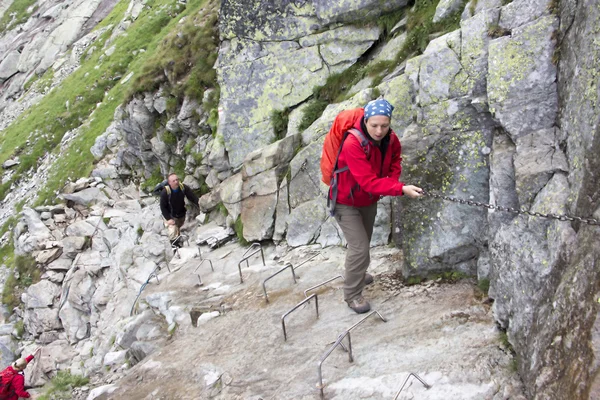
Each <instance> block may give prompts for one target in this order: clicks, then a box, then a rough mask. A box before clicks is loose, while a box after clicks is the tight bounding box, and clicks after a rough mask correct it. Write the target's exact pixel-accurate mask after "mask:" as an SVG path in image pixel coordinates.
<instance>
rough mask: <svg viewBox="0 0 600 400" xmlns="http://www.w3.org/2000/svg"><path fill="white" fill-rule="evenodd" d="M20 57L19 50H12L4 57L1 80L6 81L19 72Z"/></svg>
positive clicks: (0, 65) (1, 63)
mask: <svg viewBox="0 0 600 400" xmlns="http://www.w3.org/2000/svg"><path fill="white" fill-rule="evenodd" d="M20 57H21V54H20V53H19V52H18V51H11V52H10V53H8V54H7V55H6V56H5V57H4V59H3V60H2V62H0V82H4V81H5V80H7V79H8V78H10V77H12V76H13V75H14V74H16V73H17V72H19V69H18V68H17V65H18V64H19V58H20Z"/></svg>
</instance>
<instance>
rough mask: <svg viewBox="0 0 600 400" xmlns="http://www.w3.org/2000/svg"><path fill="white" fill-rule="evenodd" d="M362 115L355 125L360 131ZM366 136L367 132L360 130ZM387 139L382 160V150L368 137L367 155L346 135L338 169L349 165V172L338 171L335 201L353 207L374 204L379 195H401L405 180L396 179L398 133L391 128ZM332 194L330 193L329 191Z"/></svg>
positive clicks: (398, 156) (398, 158)
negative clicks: (386, 146)
mask: <svg viewBox="0 0 600 400" xmlns="http://www.w3.org/2000/svg"><path fill="white" fill-rule="evenodd" d="M361 121H362V118H359V119H358V120H357V121H356V122H355V124H354V128H355V129H358V130H359V131H361V132H363V129H362V127H361ZM363 134H364V135H365V138H367V139H368V138H369V134H368V133H367V132H363ZM389 136H390V141H389V144H388V148H387V151H386V152H385V159H384V160H383V163H382V160H381V156H382V154H381V150H380V148H379V147H378V146H375V145H374V143H373V142H372V141H371V140H369V143H368V145H367V148H368V150H367V153H368V158H367V154H366V153H365V150H364V149H363V147H362V145H361V143H360V141H359V140H358V139H357V138H356V137H355V136H354V135H352V134H349V135H348V137H347V138H346V140H345V141H344V143H343V147H342V151H341V153H340V157H339V159H338V165H337V168H338V169H341V168H344V167H346V166H348V169H349V171H344V172H341V173H339V174H338V195H337V201H336V203H339V204H345V205H348V206H354V207H364V206H369V205H371V204H373V203H376V202H377V201H378V200H379V198H380V197H381V196H401V195H402V187H403V186H404V183H402V182H399V181H398V179H400V174H401V172H402V166H401V165H400V162H401V161H402V158H401V157H400V153H401V151H402V147H401V146H400V140H399V139H398V136H396V134H395V133H394V132H393V131H391V130H390V133H389ZM330 196H331V194H330Z"/></svg>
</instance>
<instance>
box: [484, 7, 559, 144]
mask: <svg viewBox="0 0 600 400" xmlns="http://www.w3.org/2000/svg"><path fill="white" fill-rule="evenodd" d="M557 29H558V20H557V18H556V17H554V16H548V17H542V18H540V19H538V20H536V21H534V22H532V23H530V24H529V25H525V26H522V27H520V28H517V29H515V30H514V31H513V32H512V35H511V36H510V37H507V36H505V37H501V38H499V39H495V40H492V41H491V42H490V46H489V54H490V56H489V75H488V98H489V102H490V111H491V112H492V113H493V114H494V116H495V117H496V118H497V119H498V120H499V121H500V122H501V123H502V125H503V126H504V128H505V129H506V131H507V132H508V133H509V135H510V136H511V138H512V139H513V140H516V139H517V138H519V137H521V136H523V135H526V134H528V133H531V132H535V131H538V130H541V129H549V128H552V127H553V126H554V124H555V116H556V114H557V112H558V93H557V89H556V79H555V78H556V72H557V70H556V65H554V64H553V63H552V57H553V54H554V42H553V39H552V37H553V33H554V32H555V31H556V30H557Z"/></svg>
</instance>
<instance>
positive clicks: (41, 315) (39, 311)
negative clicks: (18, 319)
mask: <svg viewBox="0 0 600 400" xmlns="http://www.w3.org/2000/svg"><path fill="white" fill-rule="evenodd" d="M23 322H24V324H25V328H26V330H27V332H29V333H31V334H33V335H35V336H37V335H39V334H41V333H43V332H49V331H55V330H58V329H61V328H62V325H61V323H60V319H59V318H58V310H56V309H51V308H34V309H30V310H27V311H25V316H24V318H23Z"/></svg>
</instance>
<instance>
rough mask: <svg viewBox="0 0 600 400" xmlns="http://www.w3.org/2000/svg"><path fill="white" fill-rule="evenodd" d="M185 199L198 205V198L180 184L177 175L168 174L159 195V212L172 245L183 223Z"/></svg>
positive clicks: (187, 187)
mask: <svg viewBox="0 0 600 400" xmlns="http://www.w3.org/2000/svg"><path fill="white" fill-rule="evenodd" d="M186 197H187V199H188V200H189V201H191V202H192V204H195V205H197V204H198V196H196V195H195V194H194V192H193V191H192V189H190V188H189V186H186V185H184V184H183V183H180V182H179V178H178V177H177V174H170V175H169V176H168V177H167V185H166V186H165V187H164V188H163V190H162V192H161V194H160V211H161V212H162V216H163V218H164V219H165V226H166V227H167V230H168V234H169V240H170V241H171V242H172V243H173V242H175V241H177V239H178V238H179V236H180V234H181V233H180V228H181V227H182V226H183V224H184V223H185V214H186V208H185V198H186ZM175 244H178V243H175Z"/></svg>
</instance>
